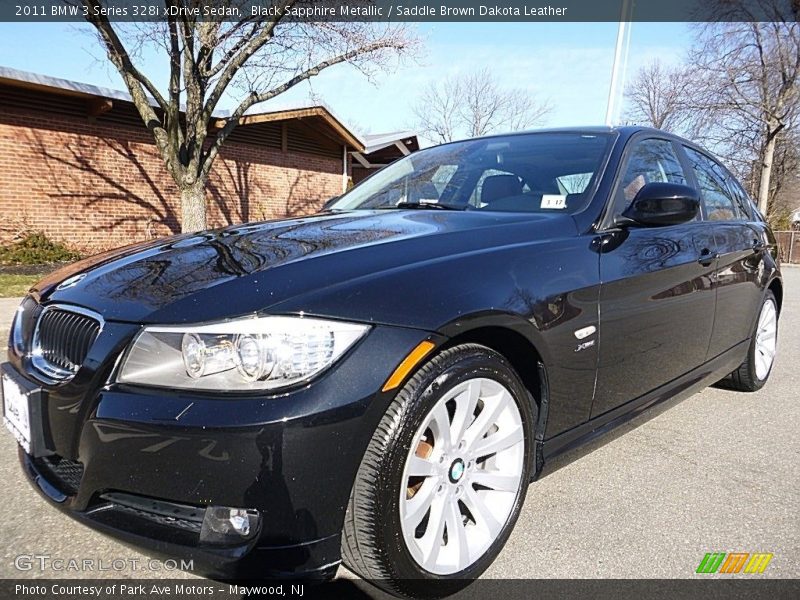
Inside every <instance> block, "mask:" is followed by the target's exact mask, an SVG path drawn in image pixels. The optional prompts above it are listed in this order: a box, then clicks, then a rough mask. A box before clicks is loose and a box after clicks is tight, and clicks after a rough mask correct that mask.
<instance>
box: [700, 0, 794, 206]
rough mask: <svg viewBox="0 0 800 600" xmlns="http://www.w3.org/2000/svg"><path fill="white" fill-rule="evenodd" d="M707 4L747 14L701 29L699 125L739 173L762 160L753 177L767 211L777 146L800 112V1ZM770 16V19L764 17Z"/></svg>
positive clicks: (727, 15)
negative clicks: (798, 11) (736, 167)
mask: <svg viewBox="0 0 800 600" xmlns="http://www.w3.org/2000/svg"><path fill="white" fill-rule="evenodd" d="M754 6H755V7H756V8H757V9H758V10H759V11H760V12H759V14H758V15H755V14H754V13H752V9H753V7H754ZM706 10H711V11H714V14H715V16H716V18H718V19H728V20H731V21H732V20H733V19H734V18H738V19H740V20H741V19H747V21H746V22H726V23H721V22H710V23H705V24H703V25H702V26H701V27H700V29H699V31H698V36H697V44H696V46H695V48H694V49H693V51H692V53H691V56H690V62H691V64H692V67H693V71H694V73H695V82H696V83H695V84H694V85H693V86H692V93H693V98H692V104H693V105H694V110H693V118H694V130H695V132H696V134H697V135H698V136H699V137H701V138H702V139H704V141H706V143H707V144H709V145H711V146H712V148H713V149H714V150H715V151H717V152H718V153H719V154H721V155H723V156H724V157H726V158H728V159H729V161H731V162H732V163H737V162H738V163H739V166H740V169H741V170H740V172H743V173H744V174H746V172H747V170H748V166H751V167H752V165H753V164H754V163H755V164H756V165H757V166H756V168H755V170H754V171H753V172H752V174H751V177H750V180H751V182H752V183H753V185H752V188H753V190H754V191H755V195H756V197H757V199H758V206H759V209H760V210H761V211H762V212H763V213H764V214H768V212H769V208H770V201H771V199H772V198H773V192H774V190H775V186H774V185H773V182H772V176H773V173H774V165H775V159H776V150H777V149H778V147H779V144H780V142H781V138H782V137H783V136H789V134H790V133H791V132H792V131H793V129H794V128H795V127H796V126H797V120H798V117H800V24H798V23H797V16H798V15H797V10H798V8H797V7H796V6H795V5H794V3H791V2H786V1H784V0H758V2H756V3H755V4H754V3H752V2H745V1H744V0H713V1H712V2H709V3H708V5H707V6H706ZM764 16H766V17H767V18H769V19H771V20H769V21H758V20H757V18H764ZM787 139H788V138H787ZM742 165H744V166H743V167H742Z"/></svg>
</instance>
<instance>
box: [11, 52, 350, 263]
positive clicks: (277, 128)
mask: <svg viewBox="0 0 800 600" xmlns="http://www.w3.org/2000/svg"><path fill="white" fill-rule="evenodd" d="M129 98H130V97H129V96H128V95H126V94H123V93H121V92H117V91H114V90H107V89H102V88H97V87H94V86H88V85H84V84H79V83H75V82H70V81H65V80H60V79H53V78H49V77H43V76H40V75H34V74H31V73H24V72H20V71H15V70H13V69H7V68H2V67H0V245H2V244H6V243H8V242H10V241H11V240H12V239H14V238H15V237H18V236H19V235H20V234H21V233H24V232H32V231H42V232H44V233H45V235H47V237H49V238H51V239H53V240H58V241H62V242H64V243H66V244H67V245H69V246H70V247H73V248H77V249H79V250H82V251H84V252H93V251H99V250H103V249H107V248H112V247H117V246H121V245H124V244H129V243H131V242H134V241H139V240H145V239H149V238H153V237H157V236H163V235H169V234H171V233H176V232H178V231H180V225H179V216H180V206H179V194H178V190H177V188H176V187H175V184H174V183H173V181H172V179H171V177H170V176H169V174H168V173H167V171H166V168H165V167H164V165H163V162H162V161H161V158H160V157H159V155H158V152H157V150H156V148H155V145H154V144H153V140H152V137H151V135H150V133H149V132H148V131H147V130H146V129H145V127H144V125H143V124H142V122H141V118H140V117H139V115H138V113H137V112H136V109H135V108H134V106H133V103H132V102H130V100H129ZM364 149H365V146H364V143H363V141H362V140H361V139H360V138H359V137H358V136H357V135H355V134H354V133H352V132H351V131H349V130H348V129H347V127H345V126H344V125H343V124H342V123H341V121H339V120H338V119H337V118H336V117H335V116H334V115H333V114H332V113H331V111H330V110H328V109H327V108H326V107H324V106H306V107H299V108H292V109H289V110H280V111H273V112H265V113H258V114H248V115H247V116H245V117H244V118H243V119H242V121H241V122H240V125H239V126H238V127H237V128H236V129H235V130H234V132H233V133H232V134H231V136H230V137H229V138H228V140H227V141H226V144H225V146H223V149H222V151H221V152H220V156H219V157H218V158H217V161H216V162H215V165H214V169H213V173H212V175H211V179H210V182H209V185H208V205H209V224H210V226H212V227H216V226H222V225H227V224H233V223H240V222H244V221H254V220H261V219H271V218H278V217H283V216H292V215H301V214H307V213H310V212H314V211H315V210H316V209H317V208H319V206H321V204H322V203H323V202H324V201H325V200H327V199H328V198H330V197H331V196H336V195H339V194H341V193H342V191H343V189H345V187H346V185H347V180H348V177H349V175H350V164H349V163H350V160H349V159H348V154H349V153H352V152H363V151H364Z"/></svg>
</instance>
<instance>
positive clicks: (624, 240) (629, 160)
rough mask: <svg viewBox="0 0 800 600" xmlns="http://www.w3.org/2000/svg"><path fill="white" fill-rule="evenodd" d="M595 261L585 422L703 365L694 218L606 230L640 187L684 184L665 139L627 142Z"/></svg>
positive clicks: (711, 251) (707, 274)
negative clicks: (596, 315)
mask: <svg viewBox="0 0 800 600" xmlns="http://www.w3.org/2000/svg"><path fill="white" fill-rule="evenodd" d="M623 161H624V162H623V167H622V169H621V170H620V175H619V179H618V181H617V183H616V187H615V191H614V192H613V195H612V204H611V206H610V210H609V211H608V214H607V215H606V219H605V221H604V223H605V224H606V225H607V226H609V229H608V230H607V232H606V233H605V236H604V238H603V240H602V250H601V256H600V279H601V290H600V320H599V321H600V324H599V344H600V359H599V363H598V372H597V385H596V393H595V398H594V402H593V405H592V417H595V416H598V415H601V414H603V413H605V412H607V411H609V410H612V409H614V408H616V407H618V406H620V405H622V404H624V403H626V402H628V401H630V400H634V399H635V398H638V397H639V396H642V395H643V394H646V393H647V392H649V391H651V390H653V389H655V388H657V387H659V386H661V385H663V384H665V383H667V382H669V381H671V380H673V379H675V378H676V377H679V376H681V375H683V374H684V373H687V372H689V371H691V370H692V369H694V368H695V367H697V366H699V365H701V364H702V363H703V362H705V360H706V354H707V351H708V345H709V341H710V338H711V331H712V327H713V321H714V300H715V299H714V291H713V289H712V275H713V273H714V270H715V267H716V250H715V246H714V238H713V235H712V234H711V232H710V229H709V228H708V226H707V225H706V223H705V222H704V221H703V220H702V215H698V217H697V218H696V219H695V220H694V221H691V222H688V223H683V224H679V225H670V226H664V227H637V226H635V225H634V226H625V227H616V228H615V227H614V226H613V220H614V218H615V217H616V216H618V215H621V214H622V212H623V211H624V210H625V209H626V208H627V207H628V206H629V205H630V203H631V202H632V200H633V199H634V197H635V195H636V192H637V191H638V190H639V189H641V188H642V187H643V186H644V185H645V184H647V183H652V182H669V183H679V184H683V185H689V184H691V179H690V177H689V176H688V173H687V171H686V167H685V163H683V162H682V161H681V159H680V156H679V149H678V147H677V146H676V145H675V144H674V143H673V142H672V141H671V140H669V139H662V138H656V137H645V138H638V139H634V140H633V141H631V142H629V147H628V148H627V149H626V158H624V159H623Z"/></svg>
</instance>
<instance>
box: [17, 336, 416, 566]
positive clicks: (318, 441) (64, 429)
mask: <svg viewBox="0 0 800 600" xmlns="http://www.w3.org/2000/svg"><path fill="white" fill-rule="evenodd" d="M136 330H137V328H136V327H135V326H133V325H128V324H107V327H106V330H104V333H103V335H102V336H101V337H100V338H98V340H97V342H96V343H95V346H94V347H93V348H92V350H91V352H90V355H89V356H88V357H87V360H86V361H85V363H84V366H83V367H82V368H81V370H80V371H79V372H78V374H77V375H76V377H75V378H74V379H73V380H71V381H70V382H68V383H66V384H61V385H51V384H48V382H44V381H42V380H41V378H40V377H39V376H37V375H35V371H34V370H32V369H31V367H30V365H27V364H26V362H25V360H24V359H23V358H22V357H17V356H14V355H13V353H12V354H11V355H10V358H11V364H4V365H3V368H4V369H7V370H9V369H10V370H11V372H12V374H13V375H14V376H16V377H22V378H24V379H25V380H26V381H27V382H29V383H30V384H35V385H37V386H40V387H41V388H42V389H43V390H44V392H45V393H44V394H43V397H44V399H43V403H44V405H43V406H42V410H41V414H42V417H41V421H42V422H41V423H40V424H34V426H35V427H41V429H42V432H43V437H44V440H45V445H46V447H47V451H48V452H52V453H53V455H52V456H51V457H49V458H48V457H40V458H35V459H34V458H32V457H31V456H29V455H28V454H26V453H25V452H24V451H23V450H22V449H20V460H21V463H22V465H23V469H24V471H25V473H26V474H27V476H28V478H29V480H30V481H31V483H32V484H33V485H34V487H35V488H36V489H37V490H38V491H39V492H41V493H42V495H43V496H44V497H45V498H47V499H48V501H49V502H50V503H51V504H53V505H55V506H56V507H58V508H59V509H60V510H62V511H64V512H65V513H67V514H68V515H70V516H71V517H73V518H75V519H77V520H78V521H80V522H82V523H84V524H86V525H88V526H90V527H92V528H94V529H97V530H99V531H101V532H103V533H106V534H108V535H111V536H113V537H115V538H118V539H120V540H121V541H123V542H124V543H127V544H130V545H132V546H135V547H138V548H143V549H145V550H146V551H147V552H148V553H150V554H153V555H156V556H159V557H162V558H185V559H187V560H192V561H193V572H195V573H197V574H202V575H207V576H210V577H215V578H221V579H231V578H248V579H252V578H263V577H287V576H303V577H308V576H321V577H325V576H327V575H329V574H331V573H332V572H333V571H334V570H335V568H336V566H337V565H338V563H339V562H340V559H341V557H340V554H339V547H340V535H341V529H342V524H343V522H344V516H345V511H346V507H347V503H348V500H349V496H350V491H351V488H352V483H353V480H354V479H355V474H356V471H357V469H358V467H359V465H360V462H361V458H362V456H363V454H364V451H365V449H366V446H367V444H368V443H369V440H370V438H371V436H372V434H373V432H374V431H375V428H376V426H377V424H378V422H379V420H380V418H381V416H382V415H383V413H384V412H385V410H386V407H387V405H388V402H389V401H390V399H391V394H390V393H382V392H380V391H379V390H380V388H381V386H382V385H383V383H384V381H385V380H386V378H387V377H388V375H389V374H390V373H391V372H392V370H393V369H394V368H395V367H396V365H397V364H398V363H399V362H400V361H401V360H402V358H403V357H404V356H405V355H406V354H407V353H408V352H409V351H410V350H411V349H412V348H414V347H415V346H416V345H417V344H418V343H419V342H420V341H422V340H423V339H426V338H428V337H429V335H428V334H427V333H426V332H423V331H418V330H413V329H404V328H397V327H384V326H376V327H374V328H373V330H372V331H371V332H370V334H369V335H367V336H366V337H365V338H364V339H363V340H362V341H361V342H360V343H359V344H358V345H357V346H356V347H355V348H353V349H352V350H351V351H350V352H349V353H348V355H347V356H345V357H344V359H342V360H341V361H340V362H339V363H338V364H337V365H335V366H334V367H333V368H332V369H331V370H330V371H329V372H327V373H326V374H324V375H323V376H322V377H321V378H319V379H318V380H316V381H314V382H312V383H310V384H308V385H306V386H305V387H302V388H300V389H295V390H293V391H291V392H288V393H283V394H278V395H275V394H273V395H270V396H267V395H264V396H252V395H251V396H235V397H234V396H227V397H220V396H219V395H217V396H214V395H209V394H198V393H189V392H173V391H170V390H157V389H154V388H153V389H146V388H142V387H133V386H122V385H118V384H108V383H107V382H108V379H109V377H110V374H111V372H112V370H113V367H114V363H115V361H116V357H117V356H118V355H119V352H120V351H121V349H122V348H124V347H125V345H126V344H127V341H128V340H130V339H131V338H132V336H133V335H134V334H135V332H136ZM109 332H111V334H112V335H111V336H110V337H109V335H108V334H109ZM114 334H115V335H114ZM60 460H63V462H59V461H60ZM53 464H58V465H66V467H68V468H67V469H66V470H65V471H64V473H61V472H60V471H59V469H54V468H52V465H53ZM76 470H77V478H76ZM109 492H111V493H120V492H121V493H123V494H135V495H137V496H141V497H144V498H153V499H157V500H163V501H170V502H174V503H178V504H181V505H186V506H187V507H189V508H191V507H198V508H199V509H201V510H202V509H204V507H206V506H209V505H215V506H230V507H240V508H248V509H255V510H257V511H259V513H260V515H261V522H260V530H259V531H258V533H257V535H256V536H254V537H253V538H252V539H250V540H249V541H247V542H243V543H241V544H239V545H231V546H219V545H208V544H203V543H200V541H199V533H198V532H194V533H193V532H192V531H191V530H190V528H189V529H187V528H182V527H178V526H176V524H175V523H174V522H171V521H169V520H164V519H163V518H161V519H154V518H151V517H150V516H148V515H146V514H142V513H141V512H139V513H137V512H136V511H131V510H126V509H125V507H121V506H116V505H115V504H114V503H113V502H109V501H108V496H106V494H108V493H109Z"/></svg>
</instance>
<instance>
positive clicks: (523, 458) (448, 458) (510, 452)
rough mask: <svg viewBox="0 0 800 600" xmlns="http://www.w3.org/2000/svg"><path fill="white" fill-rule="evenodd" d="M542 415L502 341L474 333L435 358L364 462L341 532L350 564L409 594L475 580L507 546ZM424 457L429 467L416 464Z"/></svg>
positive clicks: (403, 395)
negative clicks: (481, 339) (486, 340)
mask: <svg viewBox="0 0 800 600" xmlns="http://www.w3.org/2000/svg"><path fill="white" fill-rule="evenodd" d="M503 390H504V391H503ZM506 392H507V395H506ZM454 395H455V396H454ZM476 399H477V401H476ZM473 403H475V404H473ZM472 406H476V407H477V408H480V410H477V408H476V409H474V410H470V407H472ZM488 409H491V411H490V412H488ZM470 413H471V415H472V416H474V420H473V418H472V416H470ZM484 414H485V415H486V416H485V417H484V416H483V415H484ZM475 415H476V416H475ZM536 416H537V410H536V406H535V403H534V402H533V399H532V397H531V395H530V394H529V393H528V391H527V389H526V388H525V386H524V385H523V384H522V382H521V381H520V378H519V376H518V375H517V374H516V372H515V371H514V369H513V368H512V367H511V365H510V364H509V362H508V361H507V360H506V359H505V358H504V357H503V356H502V355H500V354H498V353H497V352H495V351H493V350H491V349H489V348H486V347H484V346H480V345H477V344H464V345H460V346H455V347H453V348H450V349H447V350H444V351H443V352H441V353H440V354H438V355H436V356H435V357H434V358H432V359H431V360H429V361H428V362H427V363H426V364H425V365H423V366H422V367H421V368H420V369H419V370H418V371H417V372H416V373H415V374H414V375H413V377H411V379H410V380H409V381H408V382H407V383H406V384H405V386H404V387H403V388H402V389H401V390H400V391H399V392H398V393H397V395H396V396H395V398H394V400H393V401H392V403H391V404H390V406H389V408H388V409H387V411H386V413H385V414H384V416H383V418H382V419H381V422H380V424H379V425H378V428H377V430H376V431H375V433H374V435H373V437H372V440H371V441H370V443H369V446H368V448H367V450H366V453H365V455H364V458H363V460H362V462H361V465H360V468H359V471H358V474H357V476H356V480H355V483H354V485H353V490H352V492H351V495H350V501H349V504H348V508H347V514H346V517H345V523H344V531H343V535H342V559H343V562H344V564H345V566H347V567H348V568H349V569H350V570H351V571H353V572H354V573H356V574H357V575H359V576H361V577H362V578H364V579H366V580H369V581H370V582H371V583H373V584H375V585H377V586H379V587H381V588H383V589H385V590H386V591H389V592H391V593H393V594H397V595H401V596H409V597H415V598H419V597H431V598H433V597H441V596H445V595H449V594H452V593H455V592H457V591H458V590H460V589H462V588H463V587H466V585H468V584H469V583H470V581H471V580H472V579H474V578H476V577H478V576H479V575H480V574H481V573H482V572H483V571H484V570H486V568H487V567H488V566H489V565H490V564H491V563H492V561H493V560H494V559H495V558H496V557H497V555H498V554H499V552H500V550H501V549H502V548H503V546H504V545H505V542H506V540H507V539H508V536H509V535H510V533H511V530H512V529H513V527H514V524H515V523H516V520H517V518H518V516H519V513H520V510H521V507H522V504H523V502H524V500H525V495H526V492H527V487H528V484H529V481H530V474H531V468H532V452H531V447H532V440H533V436H532V434H531V432H532V431H533V424H534V423H535V420H536ZM444 419H446V421H445V420H444ZM517 419H518V420H517ZM487 423H488V431H489V432H490V433H489V434H488V435H483V433H482V431H483V429H484V426H486V425H487ZM439 424H442V426H440V425H439ZM459 430H460V431H461V435H458V432H459ZM448 435H450V436H451V437H452V438H455V439H457V440H460V442H461V443H460V444H459V443H456V442H450V443H448V440H449V438H447V436H448ZM492 436H495V437H492ZM501 438H502V439H501ZM468 441H469V443H467V442H468ZM412 447H413V448H414V450H413V452H412ZM494 449H498V450H497V451H496V453H492V452H491V451H492V450H494ZM479 452H489V454H486V455H477V454H476V453H479ZM487 457H488V458H487ZM420 468H421V470H420V471H419V472H425V473H428V474H427V475H417V474H416V473H417V470H418V469H420ZM517 471H518V475H519V478H518V479H517V478H516V476H517ZM501 478H502V479H501ZM487 482H488V483H489V484H490V485H491V486H493V487H486V486H485V485H484V484H485V483H487ZM498 488H503V489H502V490H501V489H498ZM459 494H460V495H459ZM490 500H491V502H489V501H490ZM426 505H428V506H429V507H430V508H428V509H427V512H425V510H426V509H425V508H424V507H425V506H426ZM470 507H471V508H472V509H473V510H472V511H470ZM473 512H474V513H475V514H474V515H473ZM419 515H424V516H422V517H420V516H419ZM434 515H441V518H439V517H438V516H434ZM417 519H420V521H419V524H418V525H416V526H415V525H414V524H415V523H416V522H417ZM450 523H452V524H453V525H452V527H450V526H448V524H450ZM433 524H438V527H433ZM449 529H452V531H454V532H456V534H455V535H454V536H452V537H451V534H450V533H449ZM419 535H421V537H417V536H419ZM426 557H427V558H426ZM426 561H427V562H426Z"/></svg>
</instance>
